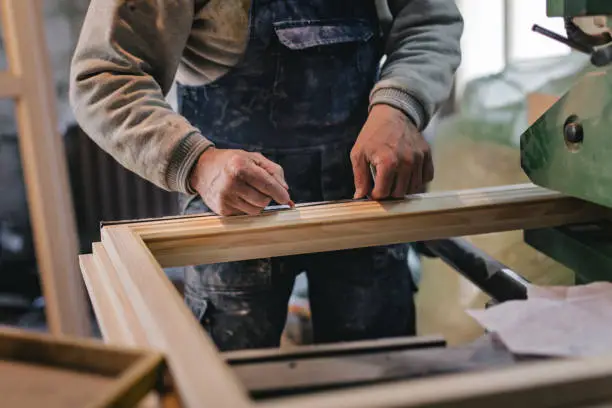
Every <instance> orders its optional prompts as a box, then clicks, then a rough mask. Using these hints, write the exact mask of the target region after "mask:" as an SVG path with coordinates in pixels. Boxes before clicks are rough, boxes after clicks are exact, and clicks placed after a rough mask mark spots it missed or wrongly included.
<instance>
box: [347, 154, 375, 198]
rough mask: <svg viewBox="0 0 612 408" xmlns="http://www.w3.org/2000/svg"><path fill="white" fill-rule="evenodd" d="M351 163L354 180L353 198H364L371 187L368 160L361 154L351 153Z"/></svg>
mask: <svg viewBox="0 0 612 408" xmlns="http://www.w3.org/2000/svg"><path fill="white" fill-rule="evenodd" d="M351 163H352V165H353V178H354V181H355V195H354V196H353V198H354V199H356V200H358V199H360V198H364V197H365V196H366V195H368V193H369V192H370V189H371V188H372V180H371V178H370V177H371V175H370V168H369V165H368V162H367V161H366V160H365V157H364V156H363V155H354V154H351Z"/></svg>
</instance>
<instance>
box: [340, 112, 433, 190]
mask: <svg viewBox="0 0 612 408" xmlns="http://www.w3.org/2000/svg"><path fill="white" fill-rule="evenodd" d="M351 161H352V163H353V174H354V176H355V199H359V198H363V197H365V196H367V195H368V194H370V192H371V197H372V198H373V199H374V200H381V199H384V198H388V197H390V196H392V197H395V198H403V197H404V196H405V195H406V194H413V193H418V192H421V191H422V189H423V187H424V186H425V184H426V183H428V182H430V181H431V180H432V179H433V175H434V169H433V161H432V158H431V151H430V148H429V144H428V143H427V141H425V139H424V138H423V135H422V134H421V132H419V130H418V129H417V128H416V126H414V124H413V123H412V121H411V120H410V119H408V117H407V116H406V115H405V114H404V113H403V112H401V111H399V110H397V109H395V108H393V107H391V106H388V105H376V106H374V107H373V108H372V110H371V112H370V116H369V117H368V120H367V122H366V124H365V126H364V127H363V129H362V131H361V133H360V135H359V137H358V138H357V142H355V146H354V147H353V150H352V151H351ZM370 165H371V166H372V167H373V168H374V169H375V170H376V171H375V174H376V176H375V180H374V189H373V190H372V181H371V176H370V174H371V173H370Z"/></svg>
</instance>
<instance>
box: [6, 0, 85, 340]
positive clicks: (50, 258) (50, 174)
mask: <svg viewBox="0 0 612 408" xmlns="http://www.w3.org/2000/svg"><path fill="white" fill-rule="evenodd" d="M38 3H39V0H17V1H16V0H0V8H1V10H2V12H1V13H0V15H1V17H2V21H1V23H2V29H3V32H4V41H5V46H6V55H7V59H8V61H9V66H10V69H11V72H12V73H13V75H15V76H16V77H19V78H21V83H20V85H21V86H20V89H19V91H20V95H19V98H17V100H16V104H15V111H16V115H17V128H18V133H19V147H20V150H21V160H22V166H23V172H24V177H25V185H26V191H27V195H28V207H29V210H30V219H31V224H32V229H33V233H34V234H33V236H34V244H35V246H36V260H37V263H38V270H39V274H40V276H41V280H42V288H43V293H44V296H45V305H46V317H47V322H48V325H49V329H50V331H51V332H52V333H53V334H57V335H60V334H64V335H72V336H88V335H90V334H91V324H90V320H89V305H88V304H87V301H86V296H85V290H84V286H83V281H82V279H81V276H80V274H79V267H78V241H77V234H76V223H75V219H74V211H73V204H72V199H71V194H70V188H69V184H68V171H67V168H66V156H65V151H64V142H63V140H62V137H61V136H60V134H59V129H58V124H57V117H56V115H57V112H56V111H55V103H54V100H55V90H54V87H53V85H52V84H53V81H52V78H51V70H50V67H49V59H48V55H47V54H48V52H47V49H46V41H45V36H44V21H43V18H42V6H41V5H40V4H38Z"/></svg>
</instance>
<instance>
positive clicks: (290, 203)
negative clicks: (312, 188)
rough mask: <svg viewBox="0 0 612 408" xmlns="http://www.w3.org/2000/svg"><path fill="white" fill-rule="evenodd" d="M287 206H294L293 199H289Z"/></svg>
mask: <svg viewBox="0 0 612 408" xmlns="http://www.w3.org/2000/svg"><path fill="white" fill-rule="evenodd" d="M289 207H291V208H295V203H294V202H293V200H289Z"/></svg>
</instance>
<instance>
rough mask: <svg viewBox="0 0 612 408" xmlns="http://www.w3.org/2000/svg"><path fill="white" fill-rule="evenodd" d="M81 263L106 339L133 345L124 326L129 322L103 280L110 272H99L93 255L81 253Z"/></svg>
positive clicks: (101, 329)
mask: <svg viewBox="0 0 612 408" xmlns="http://www.w3.org/2000/svg"><path fill="white" fill-rule="evenodd" d="M79 263H80V265H81V273H82V274H83V279H84V281H85V286H86V287H87V291H88V293H89V298H90V300H91V304H92V306H93V309H94V313H95V314H96V319H97V320H98V326H99V327H100V331H101V332H102V337H103V339H104V341H105V342H106V343H109V344H124V345H131V344H130V341H129V338H128V337H127V336H125V334H124V332H123V326H124V324H125V325H127V323H126V322H124V317H123V316H122V315H121V314H120V313H118V312H117V311H116V310H115V308H114V307H113V302H112V301H111V297H112V290H110V288H109V287H108V286H106V285H105V283H104V281H103V280H102V276H103V275H105V274H106V273H108V272H107V271H105V272H104V273H98V269H97V267H96V264H95V260H94V257H93V255H81V256H80V257H79Z"/></svg>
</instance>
